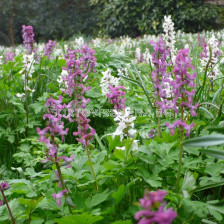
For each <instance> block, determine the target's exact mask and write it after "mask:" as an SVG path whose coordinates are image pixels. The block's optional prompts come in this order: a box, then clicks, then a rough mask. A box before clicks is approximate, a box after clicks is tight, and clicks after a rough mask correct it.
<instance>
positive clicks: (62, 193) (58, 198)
mask: <svg viewBox="0 0 224 224" xmlns="http://www.w3.org/2000/svg"><path fill="white" fill-rule="evenodd" d="M64 194H68V190H67V189H65V190H63V191H60V192H58V193H57V194H52V197H53V198H55V200H56V203H57V205H58V206H61V203H62V201H61V199H62V197H63V196H64Z"/></svg>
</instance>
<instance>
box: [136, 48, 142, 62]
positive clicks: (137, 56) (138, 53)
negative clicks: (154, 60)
mask: <svg viewBox="0 0 224 224" xmlns="http://www.w3.org/2000/svg"><path fill="white" fill-rule="evenodd" d="M135 58H136V59H137V61H138V63H141V62H142V61H143V54H142V53H141V49H140V47H137V48H136V50H135Z"/></svg>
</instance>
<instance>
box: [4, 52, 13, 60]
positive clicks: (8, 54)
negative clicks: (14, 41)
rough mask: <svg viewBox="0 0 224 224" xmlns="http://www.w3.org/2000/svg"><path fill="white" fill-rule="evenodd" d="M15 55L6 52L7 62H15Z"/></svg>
mask: <svg viewBox="0 0 224 224" xmlns="http://www.w3.org/2000/svg"><path fill="white" fill-rule="evenodd" d="M14 55H15V54H14V53H11V52H6V53H5V61H13V60H14Z"/></svg>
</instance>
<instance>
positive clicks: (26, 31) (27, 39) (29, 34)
mask: <svg viewBox="0 0 224 224" xmlns="http://www.w3.org/2000/svg"><path fill="white" fill-rule="evenodd" d="M22 27H23V29H22V33H23V34H22V38H23V46H24V47H25V48H26V49H27V50H28V52H29V54H31V53H32V52H33V43H34V33H33V27H32V26H25V25H23V26H22Z"/></svg>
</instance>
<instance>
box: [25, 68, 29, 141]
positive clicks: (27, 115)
mask: <svg viewBox="0 0 224 224" xmlns="http://www.w3.org/2000/svg"><path fill="white" fill-rule="evenodd" d="M24 85H25V98H26V138H27V137H28V124H29V109H28V95H27V72H26V73H25V83H24Z"/></svg>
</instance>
